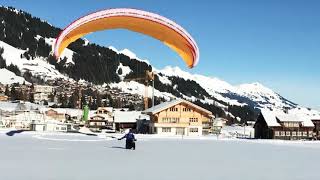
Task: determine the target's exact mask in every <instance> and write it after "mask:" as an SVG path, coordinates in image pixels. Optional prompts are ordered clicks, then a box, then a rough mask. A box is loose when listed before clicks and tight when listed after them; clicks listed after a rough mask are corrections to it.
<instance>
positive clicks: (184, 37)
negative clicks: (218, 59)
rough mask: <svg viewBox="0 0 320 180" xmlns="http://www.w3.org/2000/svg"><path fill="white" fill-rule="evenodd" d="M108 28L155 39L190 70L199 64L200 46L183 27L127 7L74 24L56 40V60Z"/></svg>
mask: <svg viewBox="0 0 320 180" xmlns="http://www.w3.org/2000/svg"><path fill="white" fill-rule="evenodd" d="M108 29H127V30H130V31H134V32H138V33H142V34H145V35H148V36H151V37H153V38H156V39H158V40H160V41H162V42H163V43H164V44H166V45H167V46H169V47H170V48H171V49H173V50H174V51H176V52H177V53H178V54H179V55H180V57H181V58H182V59H183V60H184V61H185V63H186V64H187V66H188V67H190V68H192V67H194V66H196V65H197V63H198V60H199V49H198V46H197V44H196V42H195V41H194V40H193V38H192V37H191V36H190V34H189V33H188V32H187V31H186V30H184V29H183V28H182V27H181V26H179V25H178V24H176V23H175V22H173V21H171V20H169V19H167V18H165V17H162V16H160V15H158V14H154V13H150V12H146V11H142V10H137V9H127V8H118V9H107V10H103V11H98V12H95V13H92V14H89V15H86V16H83V17H81V18H79V19H78V20H76V21H74V22H73V23H71V24H70V25H69V26H67V27H66V28H65V29H64V30H63V31H62V32H61V33H60V35H59V36H58V37H57V39H56V42H55V46H54V54H55V56H56V58H59V57H60V55H61V53H62V51H63V50H64V49H65V48H66V47H67V46H68V45H69V44H70V43H72V42H74V41H76V40H77V39H79V38H81V37H82V36H84V35H86V34H89V33H92V32H95V31H101V30H108Z"/></svg>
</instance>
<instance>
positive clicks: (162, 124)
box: [142, 99, 213, 136]
mask: <svg viewBox="0 0 320 180" xmlns="http://www.w3.org/2000/svg"><path fill="white" fill-rule="evenodd" d="M142 113H144V114H147V115H149V116H150V120H151V122H150V133H155V134H161V135H186V136H201V135H203V134H209V133H210V132H211V128H212V119H213V115H212V113H211V112H210V111H208V110H206V109H204V108H202V107H200V106H197V105H195V104H193V103H191V102H189V101H186V100H183V99H176V100H172V101H169V102H165V103H162V104H159V105H156V106H154V107H152V108H149V109H147V110H145V111H143V112H142Z"/></svg>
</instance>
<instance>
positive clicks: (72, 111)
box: [41, 108, 82, 116]
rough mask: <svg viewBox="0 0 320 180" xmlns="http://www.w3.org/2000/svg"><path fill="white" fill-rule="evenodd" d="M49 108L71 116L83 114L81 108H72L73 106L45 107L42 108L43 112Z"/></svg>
mask: <svg viewBox="0 0 320 180" xmlns="http://www.w3.org/2000/svg"><path fill="white" fill-rule="evenodd" d="M48 110H53V111H56V112H57V113H59V114H68V115H70V116H81V115H82V110H81V109H72V108H43V109H41V111H42V112H46V111H48Z"/></svg>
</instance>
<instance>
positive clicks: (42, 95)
mask: <svg viewBox="0 0 320 180" xmlns="http://www.w3.org/2000/svg"><path fill="white" fill-rule="evenodd" d="M53 90H54V87H53V86H44V85H35V86H34V101H35V102H38V103H39V102H41V101H49V95H50V94H51V93H53Z"/></svg>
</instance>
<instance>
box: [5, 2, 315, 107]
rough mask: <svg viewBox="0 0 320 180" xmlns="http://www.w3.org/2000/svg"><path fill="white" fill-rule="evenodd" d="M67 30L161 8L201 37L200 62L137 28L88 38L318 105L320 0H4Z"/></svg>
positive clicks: (159, 61) (160, 64)
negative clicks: (116, 12)
mask: <svg viewBox="0 0 320 180" xmlns="http://www.w3.org/2000/svg"><path fill="white" fill-rule="evenodd" d="M0 2H1V3H0V4H1V5H5V6H13V7H16V8H19V9H22V10H25V11H28V12H30V13H31V14H32V15H34V16H38V17H41V18H42V19H44V20H47V21H48V22H49V23H51V24H53V25H55V26H58V27H60V28H64V27H65V26H67V25H68V24H69V23H70V22H72V21H73V20H75V19H77V18H78V17H80V16H83V15H85V14H88V13H91V12H93V11H97V10H100V9H106V8H115V7H132V8H138V9H143V10H146V11H151V12H155V13H158V14H161V15H163V16H165V17H167V18H169V19H172V20H174V21H175V22H177V23H178V24H180V25H181V26H183V27H184V28H185V29H186V30H187V31H188V32H189V33H190V34H191V35H192V36H193V37H194V39H195V40H196V41H197V43H198V46H199V49H200V62H199V64H198V66H197V67H195V68H194V69H188V68H186V66H185V64H184V63H183V61H182V60H181V59H180V58H179V57H178V55H177V54H175V53H174V52H172V51H171V50H170V49H169V48H168V47H166V46H164V45H163V44H162V43H160V42H158V41H156V40H154V39H152V38H149V37H146V36H143V35H140V34H136V33H133V32H128V31H125V30H112V31H104V32H99V33H94V34H91V35H89V36H88V37H87V39H89V40H90V41H91V42H95V43H98V44H101V45H105V46H109V45H112V46H114V47H116V48H118V49H123V48H128V49H130V50H132V51H133V52H135V53H136V54H137V55H138V56H139V57H141V58H144V59H149V61H150V62H151V63H152V64H153V65H155V66H156V67H157V68H163V67H165V66H167V65H171V66H179V67H181V68H182V69H184V70H187V71H190V72H192V73H200V74H204V75H210V76H214V77H218V78H220V79H223V80H225V81H227V82H229V83H231V84H233V85H236V84H241V83H250V82H260V83H262V84H264V85H266V86H267V87H270V88H271V89H273V90H275V91H276V92H278V93H280V94H281V95H283V96H284V97H286V98H288V99H290V100H292V101H294V102H297V103H299V104H302V105H305V106H308V107H314V108H318V109H320V95H319V94H320V93H319V92H320V21H319V19H320V10H319V9H320V1H317V0H308V1H303V0H299V1H298V0H287V1H286V0H283V1H280V0H265V1H263V0H259V1H257V0H207V1H206V0H198V1H191V0H189V1H187V0H175V1H171V0H161V1H159V0H157V1H156V0H154V1H153V0H136V1H135V0H127V1H125V0H121V1H120V0H82V1H79V0H68V1H66V0H65V1H58V0H56V1H53V0H52V1H41V0H32V1H24V0H8V1H7V0H1V1H0Z"/></svg>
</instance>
